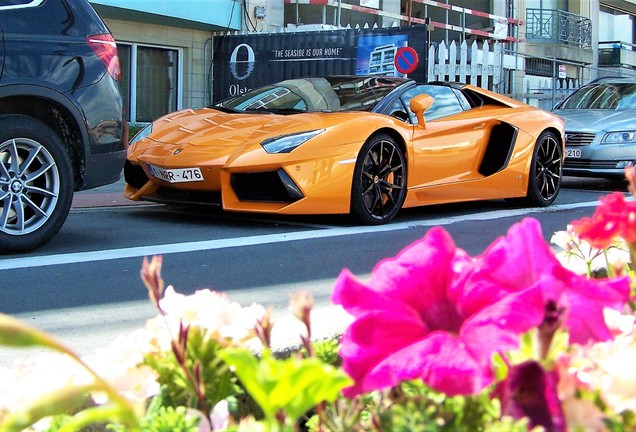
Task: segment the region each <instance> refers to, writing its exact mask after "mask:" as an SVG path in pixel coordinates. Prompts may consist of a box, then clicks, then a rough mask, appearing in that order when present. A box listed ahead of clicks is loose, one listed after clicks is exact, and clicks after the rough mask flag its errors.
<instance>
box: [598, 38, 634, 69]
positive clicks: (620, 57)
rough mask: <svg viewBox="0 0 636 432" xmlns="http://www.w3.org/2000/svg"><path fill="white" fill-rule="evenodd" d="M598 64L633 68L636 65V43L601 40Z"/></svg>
mask: <svg viewBox="0 0 636 432" xmlns="http://www.w3.org/2000/svg"><path fill="white" fill-rule="evenodd" d="M598 65H599V66H609V67H627V68H632V69H633V68H634V67H635V65H636V45H634V44H631V43H627V42H622V41H602V42H599V43H598Z"/></svg>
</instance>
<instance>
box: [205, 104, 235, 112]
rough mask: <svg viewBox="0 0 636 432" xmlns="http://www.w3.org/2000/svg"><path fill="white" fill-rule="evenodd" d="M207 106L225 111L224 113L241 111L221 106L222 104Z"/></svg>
mask: <svg viewBox="0 0 636 432" xmlns="http://www.w3.org/2000/svg"><path fill="white" fill-rule="evenodd" d="M208 108H211V109H215V110H218V111H222V112H225V113H242V112H243V111H239V110H237V109H234V108H230V107H226V106H223V105H210V106H209V107H208Z"/></svg>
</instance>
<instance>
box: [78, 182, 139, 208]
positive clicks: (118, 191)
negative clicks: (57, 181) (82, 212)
mask: <svg viewBox="0 0 636 432" xmlns="http://www.w3.org/2000/svg"><path fill="white" fill-rule="evenodd" d="M124 184H125V182H124V176H123V174H122V176H121V177H120V179H119V180H118V181H117V182H115V183H113V184H109V185H105V186H101V187H98V188H95V189H89V190H86V191H80V192H75V194H74V195H73V204H72V207H73V208H91V207H107V206H124V205H143V204H147V203H146V202H136V201H131V200H129V199H126V198H124Z"/></svg>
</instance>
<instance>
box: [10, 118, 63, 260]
mask: <svg viewBox="0 0 636 432" xmlns="http://www.w3.org/2000/svg"><path fill="white" fill-rule="evenodd" d="M16 162H17V163H16ZM73 189H74V180H73V171H72V169H71V163H70V160H69V156H68V153H67V151H66V148H65V146H64V144H63V142H62V140H61V139H60V137H59V136H58V135H56V133H55V132H54V131H53V130H51V129H50V128H49V127H48V126H46V125H45V124H44V123H42V122H40V121H38V120H36V119H34V118H31V117H28V116H23V115H9V116H3V117H0V250H2V251H8V252H23V251H28V250H31V249H34V248H36V247H38V246H41V245H43V244H45V243H46V242H47V241H49V240H50V239H51V237H53V236H54V235H55V234H56V233H57V232H58V231H59V230H60V228H61V227H62V225H63V224H64V222H65V220H66V217H67V216H68V213H69V211H70V208H71V203H72V200H73Z"/></svg>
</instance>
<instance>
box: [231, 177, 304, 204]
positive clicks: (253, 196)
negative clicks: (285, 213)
mask: <svg viewBox="0 0 636 432" xmlns="http://www.w3.org/2000/svg"><path fill="white" fill-rule="evenodd" d="M230 183H231V185H232V189H234V193H236V196H237V197H238V199H239V200H241V201H258V202H282V203H291V202H294V201H298V200H299V199H301V198H303V197H304V195H303V194H302V192H301V191H300V189H299V188H298V186H297V185H296V183H294V181H293V180H292V179H291V177H289V175H287V173H286V172H285V170H283V169H279V170H278V171H267V172H260V173H243V174H232V178H231V179H230Z"/></svg>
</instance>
